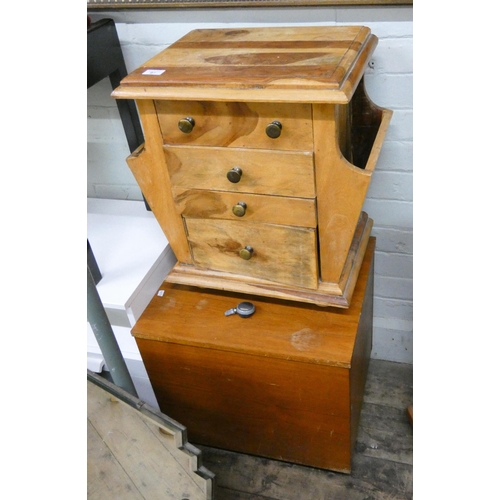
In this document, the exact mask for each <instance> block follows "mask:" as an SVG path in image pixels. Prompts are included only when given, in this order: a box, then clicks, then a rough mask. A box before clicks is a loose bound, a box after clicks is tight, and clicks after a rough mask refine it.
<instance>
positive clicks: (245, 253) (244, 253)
mask: <svg viewBox="0 0 500 500" xmlns="http://www.w3.org/2000/svg"><path fill="white" fill-rule="evenodd" d="M252 255H253V248H252V247H249V246H246V247H245V248H242V249H241V250H240V257H241V258H242V259H245V260H250V259H251V258H252Z"/></svg>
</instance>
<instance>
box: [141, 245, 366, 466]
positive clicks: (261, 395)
mask: <svg viewBox="0 0 500 500" xmlns="http://www.w3.org/2000/svg"><path fill="white" fill-rule="evenodd" d="M374 247H375V241H374V239H373V238H371V239H370V242H369V245H368V248H367V251H366V254H365V258H364V261H363V264H362V267H361V270H360V277H359V279H358V282H357V285H356V289H355V291H354V294H353V301H352V305H351V307H350V308H349V310H343V309H331V308H319V307H316V306H313V305H308V304H296V303H290V302H285V301H280V300H274V299H264V298H252V297H246V296H241V295H238V294H234V293H224V292H217V291H200V290H199V289H196V288H191V287H184V286H181V285H173V284H168V283H165V284H164V286H163V287H162V289H163V291H164V293H163V295H162V296H157V297H155V298H154V299H153V301H152V302H151V304H150V306H148V308H147V309H146V311H145V312H144V314H143V316H142V317H141V318H140V319H139V321H138V323H137V324H136V325H135V327H134V328H133V335H134V336H135V338H136V341H137V344H138V346H139V350H140V352H141V356H142V358H143V360H144V363H145V366H146V369H147V372H148V375H149V377H150V380H151V383H152V386H153V389H154V391H155V395H156V397H157V400H158V402H159V405H160V408H161V409H162V411H164V412H165V411H168V412H169V415H171V416H172V418H174V419H176V420H178V421H179V422H182V423H183V425H186V427H187V428H188V433H189V439H190V441H192V442H194V443H199V444H205V445H209V446H215V447H221V448H225V449H229V450H234V451H238V452H242V453H249V454H256V455H259V456H264V457H269V458H274V459H279V460H284V461H289V462H293V463H298V464H303V465H309V466H314V467H319V468H324V469H329V470H336V471H341V472H349V471H350V470H351V460H352V455H353V452H354V445H355V442H356V435H357V426H358V420H359V413H360V411H361V404H362V399H363V391H364V385H365V380H366V373H367V368H368V363H369V357H370V352H371V345H372V318H373V256H374ZM240 300H252V302H253V303H254V304H255V305H256V312H255V314H254V315H253V316H251V317H250V318H240V317H238V316H229V317H225V316H224V311H225V310H227V309H229V308H231V307H234V306H235V305H236V304H237V303H238V302H239V301H240Z"/></svg>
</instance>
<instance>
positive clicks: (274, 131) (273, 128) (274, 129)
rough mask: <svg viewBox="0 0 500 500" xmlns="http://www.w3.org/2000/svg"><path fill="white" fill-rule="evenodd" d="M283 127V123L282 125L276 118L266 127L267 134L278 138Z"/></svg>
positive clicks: (272, 137)
mask: <svg viewBox="0 0 500 500" xmlns="http://www.w3.org/2000/svg"><path fill="white" fill-rule="evenodd" d="M282 128H283V125H281V123H280V122H278V121H276V120H275V121H273V122H271V123H270V124H269V125H268V126H267V127H266V134H267V136H268V137H270V138H271V139H277V138H278V137H279V136H280V135H281V129H282Z"/></svg>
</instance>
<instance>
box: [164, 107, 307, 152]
mask: <svg viewBox="0 0 500 500" xmlns="http://www.w3.org/2000/svg"><path fill="white" fill-rule="evenodd" d="M155 105H156V111H157V113H158V120H159V123H160V129H161V133H162V136H163V141H164V143H165V144H178V145H181V144H184V145H196V146H223V147H244V148H262V149H281V150H292V151H312V149H313V134H312V119H311V105H310V104H280V103H277V104H276V103H241V102H206V101H205V102H203V101H202V102H200V101H155ZM181 120H184V122H183V123H184V124H185V125H186V127H185V131H184V132H183V131H181V129H180V128H179V122H180V121H181ZM190 123H191V124H192V125H190ZM270 135H271V136H277V137H270Z"/></svg>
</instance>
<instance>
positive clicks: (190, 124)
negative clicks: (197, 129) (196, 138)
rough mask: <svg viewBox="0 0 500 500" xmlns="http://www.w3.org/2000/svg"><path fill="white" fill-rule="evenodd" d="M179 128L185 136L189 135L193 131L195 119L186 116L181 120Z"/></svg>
mask: <svg viewBox="0 0 500 500" xmlns="http://www.w3.org/2000/svg"><path fill="white" fill-rule="evenodd" d="M177 126H178V127H179V130H180V131H181V132H184V133H185V134H189V133H190V132H192V131H193V128H194V119H193V118H191V117H190V116H186V118H183V119H182V120H179V123H178V124H177Z"/></svg>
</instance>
